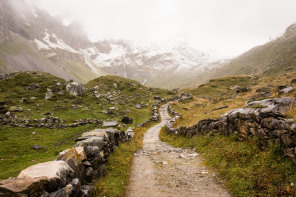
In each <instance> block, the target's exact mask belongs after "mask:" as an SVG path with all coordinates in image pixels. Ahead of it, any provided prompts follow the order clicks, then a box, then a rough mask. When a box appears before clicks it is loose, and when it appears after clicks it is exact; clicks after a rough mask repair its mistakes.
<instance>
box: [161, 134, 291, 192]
mask: <svg viewBox="0 0 296 197" xmlns="http://www.w3.org/2000/svg"><path fill="white" fill-rule="evenodd" d="M160 138H161V140H162V141H165V142H167V143H169V144H171V145H173V146H175V147H190V148H195V150H196V151H197V152H199V153H201V154H202V157H203V158H204V161H203V162H204V164H205V165H206V166H208V167H210V168H212V169H214V170H215V171H216V172H217V173H218V175H219V177H220V178H222V179H223V180H225V185H226V186H227V187H228V188H229V190H230V192H231V193H232V194H233V195H234V196H295V195H296V186H295V185H296V171H295V169H296V165H295V163H294V162H293V161H292V160H291V159H289V158H286V157H284V156H283V155H284V154H283V149H282V147H281V146H280V145H278V144H273V145H272V146H271V147H270V148H267V149H263V148H262V147H260V146H259V145H258V143H257V141H256V139H249V140H247V141H243V142H241V141H239V140H238V139H237V137H236V136H224V135H221V134H213V133H209V134H207V135H205V136H202V135H196V136H194V137H193V138H185V137H181V136H174V135H169V134H167V132H166V131H165V128H163V129H162V130H161V132H160Z"/></svg>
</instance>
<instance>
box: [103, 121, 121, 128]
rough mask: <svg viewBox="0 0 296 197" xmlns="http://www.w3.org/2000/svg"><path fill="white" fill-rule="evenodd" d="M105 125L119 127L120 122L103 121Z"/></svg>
mask: <svg viewBox="0 0 296 197" xmlns="http://www.w3.org/2000/svg"><path fill="white" fill-rule="evenodd" d="M102 126H103V127H117V126H118V122H117V121H114V120H112V121H103V125H102Z"/></svg>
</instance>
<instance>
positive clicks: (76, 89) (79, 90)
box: [66, 82, 85, 96]
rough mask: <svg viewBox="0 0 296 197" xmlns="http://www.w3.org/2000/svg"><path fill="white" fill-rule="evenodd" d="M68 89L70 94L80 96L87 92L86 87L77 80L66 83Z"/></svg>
mask: <svg viewBox="0 0 296 197" xmlns="http://www.w3.org/2000/svg"><path fill="white" fill-rule="evenodd" d="M66 90H67V92H68V93H69V94H71V95H74V96H78V95H81V94H84V93H85V87H84V86H83V85H82V84H79V83H76V82H69V83H68V84H67V85H66Z"/></svg>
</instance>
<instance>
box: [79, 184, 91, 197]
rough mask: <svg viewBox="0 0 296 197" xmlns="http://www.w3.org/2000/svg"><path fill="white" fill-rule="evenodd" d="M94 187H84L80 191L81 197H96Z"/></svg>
mask: <svg viewBox="0 0 296 197" xmlns="http://www.w3.org/2000/svg"><path fill="white" fill-rule="evenodd" d="M94 190H95V188H94V186H93V185H82V186H81V189H80V196H81V197H93V196H94Z"/></svg>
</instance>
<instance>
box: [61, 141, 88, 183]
mask: <svg viewBox="0 0 296 197" xmlns="http://www.w3.org/2000/svg"><path fill="white" fill-rule="evenodd" d="M79 148H83V147H79ZM77 149H78V148H77ZM81 154H82V155H83V156H82V158H84V159H85V158H86V154H85V152H84V151H82V152H81ZM82 158H80V155H79V154H78V152H77V151H76V148H70V149H68V150H65V151H63V152H61V153H60V154H59V156H58V158H57V160H63V161H65V162H66V163H67V164H68V165H69V166H70V167H71V168H72V170H73V171H74V174H73V177H74V178H79V179H83V176H84V172H85V168H84V165H83V164H82V161H83V159H82Z"/></svg>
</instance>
